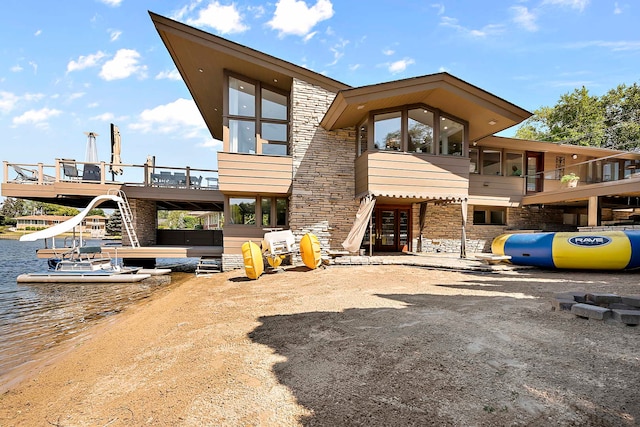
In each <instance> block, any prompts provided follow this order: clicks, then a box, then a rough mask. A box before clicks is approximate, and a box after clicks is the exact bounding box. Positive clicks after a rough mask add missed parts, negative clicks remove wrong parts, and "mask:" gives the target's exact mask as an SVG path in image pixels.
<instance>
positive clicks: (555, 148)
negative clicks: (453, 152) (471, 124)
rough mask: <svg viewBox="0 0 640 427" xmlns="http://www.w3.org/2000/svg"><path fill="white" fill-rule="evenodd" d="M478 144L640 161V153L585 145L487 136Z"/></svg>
mask: <svg viewBox="0 0 640 427" xmlns="http://www.w3.org/2000/svg"><path fill="white" fill-rule="evenodd" d="M477 142H478V145H479V146H481V147H491V148H500V149H502V148H507V149H508V148H512V149H514V150H522V151H525V150H526V151H537V152H540V153H554V154H565V155H572V154H577V155H580V156H587V157H595V158H597V159H603V160H604V159H607V158H616V159H640V153H638V152H633V151H621V150H613V149H610V148H601V147H591V146H585V145H571V144H562V143H558V142H548V141H530V140H526V139H518V138H506V137H502V136H495V135H493V136H488V137H486V138H483V139H481V140H479V141H477Z"/></svg>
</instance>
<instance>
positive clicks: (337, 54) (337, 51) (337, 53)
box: [329, 40, 349, 66]
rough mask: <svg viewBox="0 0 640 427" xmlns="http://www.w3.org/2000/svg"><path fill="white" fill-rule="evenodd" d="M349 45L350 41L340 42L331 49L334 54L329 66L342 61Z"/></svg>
mask: <svg viewBox="0 0 640 427" xmlns="http://www.w3.org/2000/svg"><path fill="white" fill-rule="evenodd" d="M348 44H349V41H348V40H340V43H338V44H336V45H334V46H333V47H331V48H329V49H330V50H331V52H332V53H333V61H332V62H331V63H330V64H329V65H330V66H331V65H336V64H337V63H338V61H339V60H340V58H342V57H343V56H344V48H345V47H347V45H348Z"/></svg>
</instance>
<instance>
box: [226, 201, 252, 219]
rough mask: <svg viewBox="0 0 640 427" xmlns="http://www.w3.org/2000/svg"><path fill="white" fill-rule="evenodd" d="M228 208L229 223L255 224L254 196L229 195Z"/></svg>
mask: <svg viewBox="0 0 640 427" xmlns="http://www.w3.org/2000/svg"><path fill="white" fill-rule="evenodd" d="M229 210H230V211H231V221H230V222H231V224H243V225H255V223H256V198H255V197H242V198H241V197H230V198H229Z"/></svg>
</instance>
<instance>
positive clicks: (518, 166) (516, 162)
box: [506, 153, 523, 176]
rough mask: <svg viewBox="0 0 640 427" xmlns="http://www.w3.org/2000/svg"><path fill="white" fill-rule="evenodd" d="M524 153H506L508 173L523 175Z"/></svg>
mask: <svg viewBox="0 0 640 427" xmlns="http://www.w3.org/2000/svg"><path fill="white" fill-rule="evenodd" d="M522 165H523V162H522V153H506V167H507V175H510V176H522Z"/></svg>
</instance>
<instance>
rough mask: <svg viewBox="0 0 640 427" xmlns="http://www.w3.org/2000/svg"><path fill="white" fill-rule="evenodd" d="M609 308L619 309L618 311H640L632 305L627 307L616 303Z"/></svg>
mask: <svg viewBox="0 0 640 427" xmlns="http://www.w3.org/2000/svg"><path fill="white" fill-rule="evenodd" d="M608 308H609V309H610V310H613V309H614V308H615V309H618V310H640V308H637V307H634V306H632V305H627V304H623V303H618V302H614V303H613V304H609V305H608Z"/></svg>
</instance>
